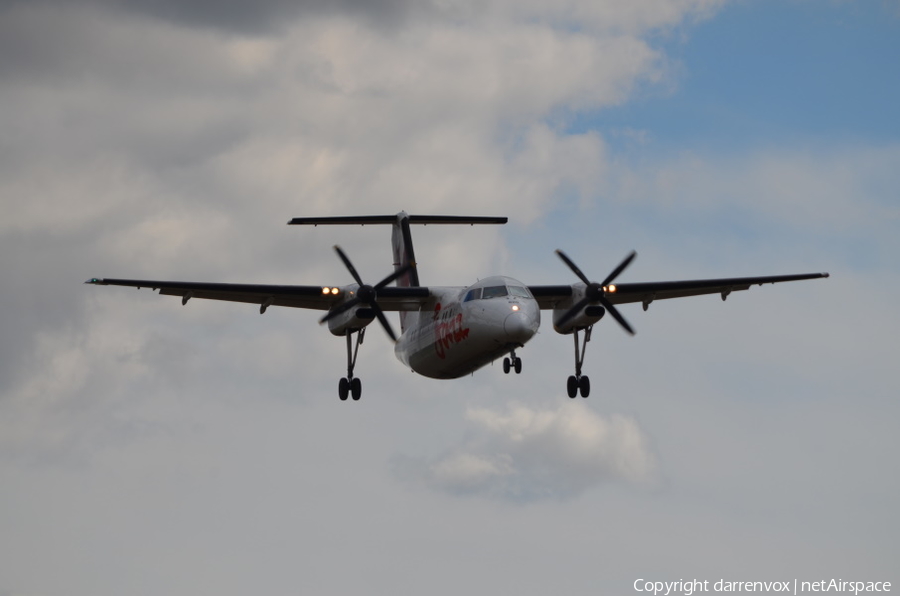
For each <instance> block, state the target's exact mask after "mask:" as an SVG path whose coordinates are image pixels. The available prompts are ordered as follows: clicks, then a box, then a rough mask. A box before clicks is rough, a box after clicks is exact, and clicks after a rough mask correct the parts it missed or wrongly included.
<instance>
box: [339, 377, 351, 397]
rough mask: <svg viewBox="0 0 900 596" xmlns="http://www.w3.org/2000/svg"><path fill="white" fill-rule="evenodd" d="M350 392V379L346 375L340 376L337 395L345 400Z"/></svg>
mask: <svg viewBox="0 0 900 596" xmlns="http://www.w3.org/2000/svg"><path fill="white" fill-rule="evenodd" d="M349 393H350V381H348V380H347V378H346V377H342V378H341V380H340V382H338V397H340V398H341V401H347V395H349Z"/></svg>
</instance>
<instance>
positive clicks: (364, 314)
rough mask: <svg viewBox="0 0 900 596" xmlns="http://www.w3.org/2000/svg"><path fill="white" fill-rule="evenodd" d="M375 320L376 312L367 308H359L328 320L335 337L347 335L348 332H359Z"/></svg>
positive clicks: (329, 328) (329, 327)
mask: <svg viewBox="0 0 900 596" xmlns="http://www.w3.org/2000/svg"><path fill="white" fill-rule="evenodd" d="M374 320H375V311H374V310H372V309H371V308H369V307H367V306H359V307H358V308H351V309H350V310H348V311H347V312H343V313H341V314H339V315H337V316H336V317H334V318H332V319H328V330H329V331H331V333H332V334H333V335H347V332H348V331H359V330H360V329H362V328H363V327H365V326H366V325H368V324H369V323H371V322H372V321H374Z"/></svg>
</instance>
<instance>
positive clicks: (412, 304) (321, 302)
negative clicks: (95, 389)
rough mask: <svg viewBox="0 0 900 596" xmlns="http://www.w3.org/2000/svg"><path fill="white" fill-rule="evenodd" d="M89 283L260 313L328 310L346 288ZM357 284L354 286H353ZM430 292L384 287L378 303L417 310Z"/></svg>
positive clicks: (105, 280)
mask: <svg viewBox="0 0 900 596" xmlns="http://www.w3.org/2000/svg"><path fill="white" fill-rule="evenodd" d="M85 283H87V284H93V285H98V286H127V287H132V288H138V289H141V288H152V289H154V290H159V293H160V295H163V296H181V302H182V304H186V303H187V301H188V300H190V299H191V298H199V299H203V300H223V301H226V302H244V303H247V304H258V305H259V306H260V312H265V310H266V309H267V308H268V307H270V306H286V307H290V308H308V309H314V310H329V309H331V308H332V307H333V306H335V305H337V304H338V303H340V302H341V300H342V298H343V294H344V292H345V289H344V288H345V287H346V286H344V287H340V286H280V285H263V284H222V283H202V282H192V281H155V280H145V279H110V278H96V277H95V278H92V279H89V280H88V281H86V282H85ZM354 287H355V286H354ZM430 295H431V292H430V291H429V289H428V288H424V287H416V288H396V287H385V288H381V289H380V290H379V291H378V303H379V305H380V306H381V307H382V308H383V309H384V310H389V311H396V310H417V309H418V308H419V306H420V305H421V304H422V302H424V300H426V299H427V298H428V297H429V296H430Z"/></svg>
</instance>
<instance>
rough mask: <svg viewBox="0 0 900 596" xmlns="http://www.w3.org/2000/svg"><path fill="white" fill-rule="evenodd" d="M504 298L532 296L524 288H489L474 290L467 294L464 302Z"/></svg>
mask: <svg viewBox="0 0 900 596" xmlns="http://www.w3.org/2000/svg"><path fill="white" fill-rule="evenodd" d="M504 296H512V297H513V298H531V294H530V293H529V292H528V289H527V288H523V287H522V286H488V287H486V288H473V289H471V290H469V291H468V292H467V293H466V297H465V298H464V299H463V302H468V301H470V300H487V299H489V298H502V297H504Z"/></svg>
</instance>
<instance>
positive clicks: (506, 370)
mask: <svg viewBox="0 0 900 596" xmlns="http://www.w3.org/2000/svg"><path fill="white" fill-rule="evenodd" d="M509 367H510V362H509V358H504V359H503V374H505V375H508V374H509Z"/></svg>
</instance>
